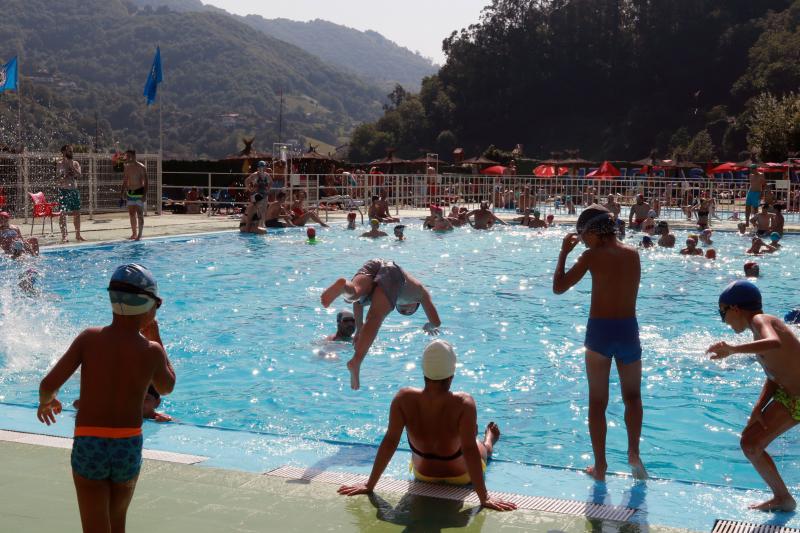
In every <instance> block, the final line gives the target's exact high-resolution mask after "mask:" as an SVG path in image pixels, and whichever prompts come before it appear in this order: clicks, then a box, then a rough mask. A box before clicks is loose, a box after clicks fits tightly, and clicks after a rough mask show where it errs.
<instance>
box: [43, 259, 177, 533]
mask: <svg viewBox="0 0 800 533" xmlns="http://www.w3.org/2000/svg"><path fill="white" fill-rule="evenodd" d="M108 294H109V298H110V300H111V307H112V310H113V312H114V318H113V320H112V322H111V325H109V326H105V327H103V328H89V329H86V330H84V331H83V332H82V333H81V334H80V335H78V336H77V337H76V339H75V340H74V341H73V342H72V345H71V346H70V347H69V349H68V350H67V352H66V353H65V354H64V355H63V356H62V357H61V359H59V361H58V362H57V363H56V365H55V366H54V367H53V368H52V370H50V372H49V373H48V374H47V376H45V378H44V379H43V380H42V383H41V385H40V386H39V409H38V412H37V417H38V418H39V420H40V421H41V422H43V423H45V424H47V425H50V424H52V423H55V421H56V416H55V415H57V414H58V413H60V412H61V402H59V401H58V399H57V398H56V394H57V392H58V389H59V388H60V387H61V386H62V385H63V384H64V383H65V382H66V381H67V379H69V377H70V376H72V374H74V373H75V371H76V370H78V368H79V367H80V369H81V387H80V397H81V402H80V407H79V408H78V413H77V415H76V417H75V438H74V440H73V445H72V460H71V463H72V477H73V481H74V482H75V490H76V492H77V495H78V508H79V510H80V515H81V523H82V525H83V530H84V531H85V532H87V531H91V532H94V531H124V530H125V517H126V514H127V511H128V505H129V504H130V502H131V498H132V497H133V491H134V489H135V487H136V480H137V478H138V476H139V469H140V468H141V464H142V405H143V402H144V399H145V394H146V392H147V390H148V386H149V385H150V384H151V383H152V385H153V387H154V388H155V390H156V391H157V392H158V393H160V394H169V393H170V392H172V389H173V387H174V386H175V372H174V370H173V369H172V365H171V364H170V362H169V359H167V354H166V352H165V351H164V348H162V347H161V345H160V344H159V343H158V342H153V341H150V340H148V339H147V338H145V337H144V336H143V335H142V333H141V331H142V330H145V331H148V330H150V333H149V335H150V336H154V337H155V338H158V332H157V326H156V325H155V316H156V309H157V308H158V307H160V306H161V299H160V298H159V297H158V286H157V284H156V281H155V279H154V278H153V275H152V274H151V273H150V271H149V270H147V269H146V268H145V267H143V266H141V265H136V264H130V265H123V266H121V267H119V268H118V269H117V270H116V271H115V272H114V275H113V276H112V277H111V283H110V284H109V286H108ZM153 328H156V331H152V330H153Z"/></svg>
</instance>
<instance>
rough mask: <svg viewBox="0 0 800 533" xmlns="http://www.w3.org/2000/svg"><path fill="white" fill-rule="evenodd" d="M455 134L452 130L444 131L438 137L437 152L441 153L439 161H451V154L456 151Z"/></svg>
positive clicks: (456, 141) (456, 140)
mask: <svg viewBox="0 0 800 533" xmlns="http://www.w3.org/2000/svg"><path fill="white" fill-rule="evenodd" d="M457 143H458V139H456V136H455V134H454V133H453V132H452V131H450V130H444V131H442V132H440V133H439V135H437V136H436V151H437V152H438V153H439V159H449V157H450V154H452V153H453V150H455V149H456V144H457Z"/></svg>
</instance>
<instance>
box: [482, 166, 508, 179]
mask: <svg viewBox="0 0 800 533" xmlns="http://www.w3.org/2000/svg"><path fill="white" fill-rule="evenodd" d="M506 170H508V167H504V166H503V165H494V166H492V167H488V168H484V169H483V170H481V174H485V175H487V176H502V175H504V174H505V172H506Z"/></svg>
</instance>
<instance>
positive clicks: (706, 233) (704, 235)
mask: <svg viewBox="0 0 800 533" xmlns="http://www.w3.org/2000/svg"><path fill="white" fill-rule="evenodd" d="M712 233H713V232H712V231H711V230H710V229H708V228H706V229H704V230H703V231H701V232H700V242H702V243H703V245H705V246H711V245H712V244H714V241H712V240H711V235H712Z"/></svg>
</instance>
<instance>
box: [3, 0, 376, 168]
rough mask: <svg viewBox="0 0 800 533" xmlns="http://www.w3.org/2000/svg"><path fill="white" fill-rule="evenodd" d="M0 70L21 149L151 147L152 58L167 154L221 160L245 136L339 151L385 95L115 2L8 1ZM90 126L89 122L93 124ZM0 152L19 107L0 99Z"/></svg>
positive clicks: (217, 26) (220, 25) (231, 24)
mask: <svg viewBox="0 0 800 533" xmlns="http://www.w3.org/2000/svg"><path fill="white" fill-rule="evenodd" d="M0 43H2V44H0V60H3V61H5V60H7V59H8V58H10V57H11V56H13V55H19V58H20V63H19V64H20V71H21V79H22V84H21V91H22V96H23V116H24V117H23V118H24V120H23V121H24V123H25V124H26V128H25V130H26V133H27V138H26V140H25V142H26V144H27V145H28V147H29V149H30V148H42V147H44V146H46V145H49V146H50V147H53V146H57V145H60V144H61V143H62V142H64V141H70V142H75V143H80V144H91V142H92V136H93V135H94V133H95V125H97V126H98V130H99V138H100V145H101V148H103V147H109V146H110V145H111V144H112V142H113V141H120V142H121V143H122V145H123V146H136V147H137V148H138V149H140V150H155V149H157V147H158V113H157V111H156V106H151V107H150V108H147V107H146V106H145V101H144V98H143V96H142V89H143V86H144V82H145V79H146V77H147V73H148V71H149V68H150V63H151V61H152V57H153V53H154V51H155V47H156V45H157V44H158V45H160V46H161V51H162V60H163V69H164V83H163V84H162V85H161V87H160V89H159V101H160V102H162V103H163V104H164V133H165V143H164V144H165V151H166V152H167V154H168V155H169V156H171V157H197V156H210V157H218V156H222V155H225V154H228V153H231V152H233V151H235V150H236V149H237V140H238V139H239V138H240V137H241V136H242V135H244V134H246V135H248V136H249V135H253V134H254V135H256V137H257V139H258V141H257V143H256V144H257V146H258V145H259V142H260V147H261V149H269V148H270V147H271V143H272V142H274V141H277V135H278V125H277V121H278V111H279V109H278V108H279V93H280V92H281V91H283V93H284V95H285V102H286V105H285V108H284V129H283V138H284V139H287V138H292V137H293V138H301V137H302V136H309V137H312V138H315V139H320V140H323V141H325V142H328V143H330V144H334V145H336V144H339V143H340V142H341V140H342V139H343V138H345V137H346V136H347V135H348V134H349V133H350V131H351V130H352V128H353V127H354V126H355V124H356V123H357V122H358V121H363V120H370V119H375V118H376V117H377V116H378V114H379V112H380V109H381V103H382V101H383V100H384V95H383V93H382V92H381V91H380V90H378V89H376V88H375V87H373V86H370V85H366V84H364V83H362V82H360V81H358V80H355V79H353V77H352V76H350V75H347V74H344V73H342V72H340V71H338V70H335V69H334V68H332V67H330V66H328V65H326V64H324V63H323V62H322V61H320V60H319V59H318V58H316V57H314V56H311V55H309V54H308V53H306V52H304V51H303V50H301V49H299V48H297V47H295V46H293V45H290V44H287V43H284V42H282V41H279V40H277V39H273V38H270V37H268V36H265V35H261V34H257V33H256V32H254V31H253V30H252V29H251V28H249V27H248V26H246V25H244V24H242V23H241V22H238V21H236V20H235V19H234V18H232V17H230V16H228V15H224V14H218V13H214V12H181V13H179V12H174V11H170V10H168V9H152V8H149V7H148V8H146V9H139V8H137V7H136V6H134V5H133V4H132V3H129V2H125V3H123V2H122V1H120V0H83V1H79V0H59V2H52V1H47V0H6V2H4V7H3V16H2V17H0ZM95 116H96V117H97V120H95ZM0 121H2V122H0V144H11V145H15V144H16V139H15V138H14V133H15V125H16V97H15V95H13V94H12V93H5V94H2V95H1V96H0Z"/></svg>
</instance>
